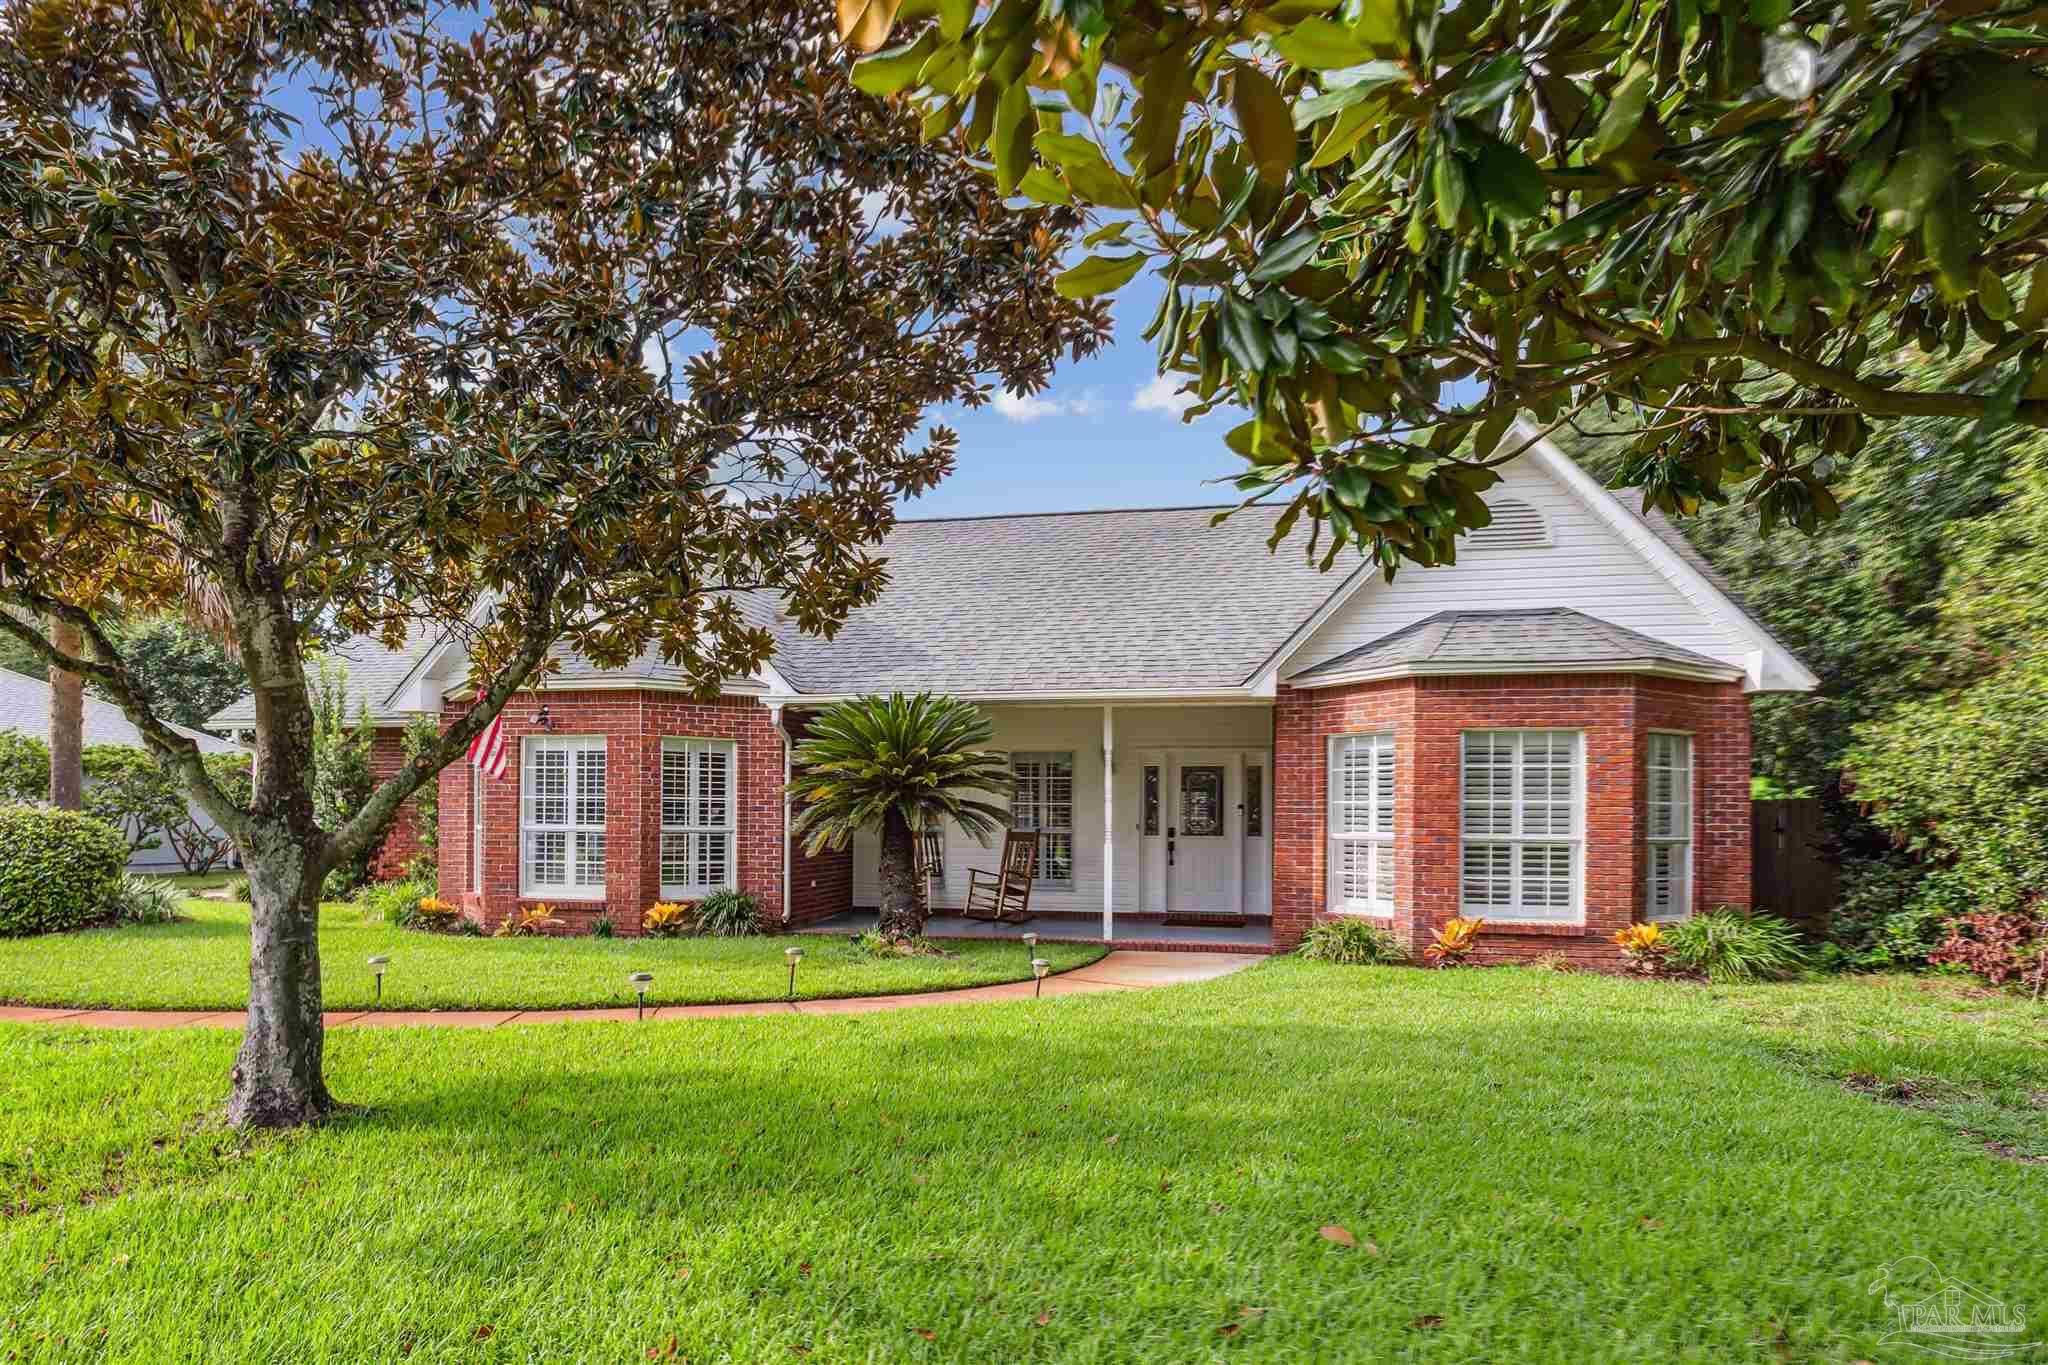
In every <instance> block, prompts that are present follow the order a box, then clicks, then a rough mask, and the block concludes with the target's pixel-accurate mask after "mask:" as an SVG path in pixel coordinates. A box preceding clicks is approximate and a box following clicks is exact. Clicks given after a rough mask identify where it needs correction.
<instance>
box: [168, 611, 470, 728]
mask: <svg viewBox="0 0 2048 1365" xmlns="http://www.w3.org/2000/svg"><path fill="white" fill-rule="evenodd" d="M441 635H442V630H441V628H440V627H439V626H438V625H415V626H413V627H412V628H411V629H410V630H409V631H408V632H407V634H406V640H405V647H404V648H403V649H398V650H391V649H386V648H385V647H384V643H383V642H382V641H381V640H378V639H377V638H376V637H375V636H371V635H352V636H350V637H349V638H348V639H346V640H343V641H342V642H341V643H340V644H338V645H335V646H333V647H332V648H330V649H328V650H327V651H326V652H327V653H328V654H329V655H330V656H332V657H333V658H335V659H336V660H338V661H339V662H340V663H341V664H342V666H343V667H345V668H347V669H348V690H349V714H350V716H351V718H353V716H354V714H355V708H356V703H357V701H361V702H362V703H363V704H364V705H366V706H368V707H369V708H370V718H371V719H372V720H385V721H403V720H405V719H407V718H408V716H409V714H410V713H408V712H403V711H392V710H390V709H389V707H388V703H389V701H390V698H391V693H392V691H393V690H394V689H396V688H397V686H398V685H399V684H400V683H401V682H404V681H405V678H406V675H407V674H409V673H411V672H412V666H413V665H414V664H415V663H416V662H418V660H419V657H420V655H422V654H424V653H425V652H426V651H427V649H428V648H429V647H430V646H431V645H432V644H433V643H434V642H435V641H436V640H438V639H440V638H441ZM255 723H256V699H255V698H254V697H252V696H244V697H240V698H237V699H236V700H234V701H231V702H229V703H228V704H227V705H226V706H223V707H222V708H221V709H220V710H218V711H216V712H214V713H213V714H212V715H211V716H209V717H207V724H209V725H217V726H220V727H221V728H223V729H228V728H231V727H234V726H237V725H254V724H255Z"/></svg>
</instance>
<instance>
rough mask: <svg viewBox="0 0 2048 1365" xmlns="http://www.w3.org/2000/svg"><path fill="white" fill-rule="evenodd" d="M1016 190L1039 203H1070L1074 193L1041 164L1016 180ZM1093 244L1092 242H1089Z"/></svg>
mask: <svg viewBox="0 0 2048 1365" xmlns="http://www.w3.org/2000/svg"><path fill="white" fill-rule="evenodd" d="M1017 192H1018V193H1019V194H1021V195H1023V196H1024V197H1025V198H1027V199H1030V200H1033V201H1034V202H1036V203H1040V204H1071V203H1073V202H1074V194H1073V191H1072V190H1069V189H1068V188H1067V186H1066V182H1065V181H1063V180H1061V179H1060V178H1059V177H1058V176H1056V175H1054V174H1053V173H1052V172H1051V171H1049V170H1047V169H1046V168H1045V167H1043V166H1033V167H1032V168H1031V169H1030V170H1028V171H1026V172H1024V178H1023V179H1021V180H1019V181H1018V182H1017ZM1090 245H1091V246H1092V245H1094V243H1092V242H1091V243H1090Z"/></svg>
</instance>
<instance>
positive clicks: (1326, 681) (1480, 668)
mask: <svg viewBox="0 0 2048 1365" xmlns="http://www.w3.org/2000/svg"><path fill="white" fill-rule="evenodd" d="M1531 673H1643V674H1649V675H1651V676H1654V677H1659V678H1685V679H1688V680H1690V681H1693V682H1735V681H1737V680H1739V679H1740V678H1742V676H1743V672H1742V670H1741V669H1739V668H1737V667H1735V666H1734V665H1733V664H1729V665H1725V666H1721V665H1713V666H1710V665H1706V664H1681V663H1674V662H1672V661H1670V660H1668V659H1610V660H1606V661H1595V662H1588V663H1574V662H1559V663H1478V662H1475V663H1458V662H1443V663H1438V662H1424V663H1398V664H1382V665H1381V666H1379V667H1377V668H1348V669H1344V670H1342V671H1340V672H1335V673H1318V674H1316V675H1315V676H1314V677H1310V678H1289V679H1288V680H1287V685H1288V686H1289V687H1293V688H1297V689H1300V690H1302V691H1308V690H1311V689H1314V688H1318V687H1344V686H1347V685H1349V684H1351V683H1359V682H1378V681H1381V680H1383V679H1386V678H1456V677H1466V676H1471V677H1488V678H1490V677H1514V676H1518V675H1522V676H1526V675H1528V674H1531Z"/></svg>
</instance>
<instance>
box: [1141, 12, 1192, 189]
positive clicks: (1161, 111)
mask: <svg viewBox="0 0 2048 1365" xmlns="http://www.w3.org/2000/svg"><path fill="white" fill-rule="evenodd" d="M1193 45H1194V37H1193V35H1192V34H1190V35H1189V36H1188V37H1186V38H1183V39H1181V40H1180V41H1179V42H1177V43H1175V44H1173V46H1171V47H1169V48H1167V49H1166V50H1165V51H1164V52H1161V53H1159V54H1158V55H1157V56H1155V57H1154V58H1153V59H1152V65H1151V66H1150V67H1149V68H1147V69H1146V71H1145V75H1144V79H1143V80H1141V81H1140V82H1139V83H1138V89H1139V92H1140V93H1141V94H1142V95H1143V97H1144V103H1143V108H1141V109H1140V110H1139V112H1138V122H1137V126H1136V128H1134V129H1133V130H1132V134H1133V135H1132V139H1131V140H1132V152H1133V155H1132V156H1131V163H1132V164H1133V165H1134V166H1136V167H1137V168H1138V169H1139V171H1140V172H1141V173H1142V174H1143V175H1144V176H1146V177H1149V176H1151V175H1153V174H1155V173H1157V172H1158V171H1161V170H1164V169H1165V168H1166V167H1167V166H1168V165H1170V164H1171V163H1172V161H1173V153H1174V149H1175V148H1176V147H1178V146H1179V145H1180V127H1181V119H1182V117H1183V115H1184V114H1185V112H1186V110H1187V103H1188V92H1189V91H1190V90H1191V89H1192V88H1193V86H1194V79H1195V73H1194V67H1193V64H1192V63H1190V62H1189V61H1188V52H1189V49H1190V48H1192V47H1193Z"/></svg>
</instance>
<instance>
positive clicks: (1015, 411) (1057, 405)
mask: <svg viewBox="0 0 2048 1365" xmlns="http://www.w3.org/2000/svg"><path fill="white" fill-rule="evenodd" d="M1101 408H1102V404H1101V403H1099V402H1097V401H1096V399H1095V397H1094V395H1093V394H1083V395H1081V396H1080V397H1079V398H1054V397H1052V396H1051V395H1049V394H1043V393H1027V394H1025V395H1023V396H1022V397H1019V396H1017V395H1016V394H1012V393H1006V392H1003V391H1000V390H998V391H997V393H996V397H995V409H996V411H997V412H999V413H1001V414H1002V415H1003V416H1005V417H1007V418H1009V419H1010V420H1011V421H1012V422H1036V421H1037V420H1038V419H1039V418H1041V417H1086V416H1089V415H1090V414H1091V413H1095V412H1098V411H1100V410H1101Z"/></svg>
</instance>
